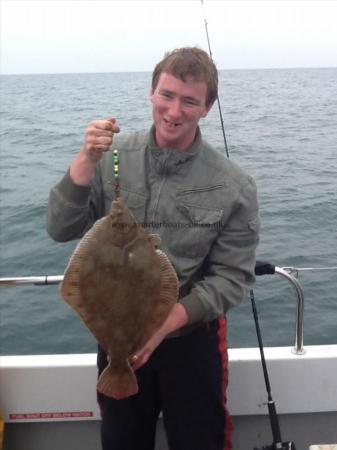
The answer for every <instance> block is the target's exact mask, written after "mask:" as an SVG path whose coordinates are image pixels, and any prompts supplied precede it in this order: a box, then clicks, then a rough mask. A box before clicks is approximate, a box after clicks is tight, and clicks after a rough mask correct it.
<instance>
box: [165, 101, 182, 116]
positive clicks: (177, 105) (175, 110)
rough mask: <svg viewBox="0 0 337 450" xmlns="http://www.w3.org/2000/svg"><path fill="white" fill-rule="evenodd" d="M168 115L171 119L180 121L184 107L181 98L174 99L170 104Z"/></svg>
mask: <svg viewBox="0 0 337 450" xmlns="http://www.w3.org/2000/svg"><path fill="white" fill-rule="evenodd" d="M168 114H169V117H170V118H171V119H179V118H180V117H181V114H182V105H181V102H180V100H179V98H174V99H172V101H171V102H170V106H169V110H168Z"/></svg>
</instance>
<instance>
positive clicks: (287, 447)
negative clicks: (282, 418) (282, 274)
mask: <svg viewBox="0 0 337 450" xmlns="http://www.w3.org/2000/svg"><path fill="white" fill-rule="evenodd" d="M250 300H251V303H252V310H253V316H254V322H255V329H256V335H257V340H258V344H259V350H260V355H261V363H262V370H263V376H264V381H265V385H266V390H267V396H268V402H267V405H268V413H269V422H270V427H271V431H272V436H273V443H272V444H271V445H267V446H263V447H261V448H257V447H255V448H254V450H296V447H295V444H294V443H293V442H292V441H287V442H283V441H282V438H281V429H280V424H279V420H278V415H277V411H276V405H275V402H274V400H273V397H272V393H271V386H270V381H269V374H268V368H267V363H266V359H265V356H264V350H263V342H262V335H261V329H260V325H259V318H258V314H257V308H256V302H255V297H254V291H253V290H251V291H250Z"/></svg>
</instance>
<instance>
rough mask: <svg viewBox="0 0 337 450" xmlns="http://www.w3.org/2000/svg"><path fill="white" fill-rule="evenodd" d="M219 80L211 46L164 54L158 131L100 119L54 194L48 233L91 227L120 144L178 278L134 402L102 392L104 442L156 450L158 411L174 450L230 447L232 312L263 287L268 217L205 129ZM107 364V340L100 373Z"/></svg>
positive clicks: (130, 181) (104, 205) (142, 212)
mask: <svg viewBox="0 0 337 450" xmlns="http://www.w3.org/2000/svg"><path fill="white" fill-rule="evenodd" d="M217 87H218V76H217V69H216V67H215V65H214V63H213V62H212V61H211V59H210V58H209V56H208V55H207V53H206V52H204V51H202V50H200V49H198V48H182V49H177V50H174V51H173V52H171V53H168V54H166V55H165V57H164V59H163V60H162V61H161V62H160V63H159V64H158V65H157V66H156V68H155V70H154V72H153V77H152V90H151V102H152V111H153V126H152V128H151V130H150V131H148V132H137V133H134V134H132V135H130V136H125V137H123V136H122V133H121V134H120V135H119V136H118V137H117V136H115V134H116V133H119V127H118V125H117V122H116V120H115V119H107V120H97V121H94V122H92V123H91V124H90V125H89V126H88V128H87V129H86V133H85V139H84V143H83V146H82V147H81V149H80V151H79V153H78V154H77V156H76V157H75V159H74V161H73V163H72V164H71V166H70V168H69V170H68V172H67V174H66V175H65V177H64V178H63V179H62V180H61V181H60V182H59V183H58V184H57V185H56V186H55V187H54V188H53V189H52V190H51V193H50V200H49V208H48V231H49V233H50V235H51V236H52V237H53V238H54V239H56V240H59V241H67V240H69V239H74V238H78V237H80V236H82V235H83V233H84V232H85V231H86V230H87V229H88V228H90V227H91V226H92V224H93V223H94V221H95V220H97V219H98V218H100V217H101V216H102V215H104V214H106V213H107V212H108V211H109V209H110V205H111V201H112V199H113V158H112V150H111V145H112V141H113V145H114V148H117V149H118V150H119V151H120V180H121V196H122V197H123V198H124V200H125V202H126V203H127V205H128V206H129V208H130V209H131V211H132V212H133V213H134V215H135V216H136V218H137V219H138V221H139V222H141V223H144V225H145V226H146V229H147V231H149V232H152V231H153V232H156V233H158V234H159V235H160V236H161V240H162V243H161V248H162V250H163V251H164V252H165V253H166V254H167V255H168V257H169V258H170V260H171V262H172V264H173V265H174V267H175V269H176V272H177V275H178V278H179V283H180V286H179V287H180V290H179V302H178V303H177V304H176V305H175V306H174V307H173V309H172V311H171V313H170V315H169V317H168V318H167V320H166V322H165V323H164V324H163V326H162V327H161V328H160V329H159V330H158V331H157V332H156V333H155V334H154V335H153V336H152V338H151V339H150V340H149V341H148V342H147V344H146V345H145V346H144V347H143V348H141V349H139V350H138V351H137V352H136V354H135V355H130V363H131V364H132V365H133V368H134V370H135V371H136V375H137V379H138V384H139V393H138V394H137V395H134V396H131V397H129V398H127V399H125V400H113V399H110V398H107V397H105V396H103V395H99V403H100V406H101V410H102V428H101V437H102V447H103V449H104V450H136V449H137V450H153V449H154V436H155V427H156V421H157V418H158V415H159V412H160V411H162V412H163V418H164V424H165V429H166V433H167V438H168V444H169V447H170V449H172V450H192V449H193V450H224V449H225V450H230V449H231V448H232V444H231V433H232V425H231V420H230V417H229V415H228V413H227V410H226V388H227V362H228V359H227V343H226V320H225V314H226V312H227V310H228V309H229V308H230V307H231V306H234V305H237V304H239V303H240V302H241V301H242V299H243V298H244V296H245V295H246V293H247V291H248V290H249V289H250V288H251V287H252V285H253V282H254V266H255V248H256V245H257V243H258V225H259V220H258V206H257V196H256V189H255V184H254V182H253V180H252V179H251V178H250V177H249V176H248V175H246V174H245V173H244V172H243V171H242V170H241V169H240V168H238V167H237V166H236V165H235V164H234V163H232V162H230V161H229V160H227V159H226V158H225V157H224V156H223V155H222V154H220V153H218V152H216V151H215V150H214V149H213V148H212V147H211V146H210V145H208V144H207V143H206V142H205V141H203V140H202V137H201V132H200V129H199V127H198V123H199V120H200V119H201V118H203V117H205V116H206V115H207V114H208V112H209V110H210V109H211V107H212V105H213V103H214V101H215V99H216V97H217ZM106 364H107V360H106V355H105V354H104V353H103V351H102V349H100V348H99V352H98V368H99V372H101V371H102V370H103V368H104V367H105V365H106Z"/></svg>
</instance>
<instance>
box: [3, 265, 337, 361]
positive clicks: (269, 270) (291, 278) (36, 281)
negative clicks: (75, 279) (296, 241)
mask: <svg viewBox="0 0 337 450" xmlns="http://www.w3.org/2000/svg"><path fill="white" fill-rule="evenodd" d="M331 269H337V267H325V268H318V269H313V268H301V269H299V268H296V267H283V268H282V267H278V266H274V265H272V264H270V263H266V262H261V261H257V262H256V266H255V274H256V275H258V276H260V275H274V274H277V275H280V276H281V277H283V278H285V279H286V280H287V281H288V282H289V283H290V284H291V286H292V287H293V289H294V292H295V299H296V324H295V344H294V348H293V349H292V351H293V353H295V354H296V355H303V354H304V353H305V350H304V347H303V323H304V292H303V289H302V286H301V284H300V282H299V281H298V279H297V274H298V272H299V271H306V270H331ZM294 274H296V276H295V275H294ZM62 280H63V275H43V276H35V277H34V276H33V277H10V278H0V287H9V286H20V285H24V284H32V285H36V286H49V285H56V284H59V283H61V282H62Z"/></svg>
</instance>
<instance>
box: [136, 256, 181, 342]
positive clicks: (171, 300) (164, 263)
mask: <svg viewBox="0 0 337 450" xmlns="http://www.w3.org/2000/svg"><path fill="white" fill-rule="evenodd" d="M156 253H157V255H158V257H159V267H160V271H161V275H160V278H161V279H160V293H159V298H158V301H157V303H156V305H155V306H154V309H153V311H152V314H151V318H150V320H149V323H148V326H147V328H146V332H145V334H144V336H143V337H142V344H143V345H144V344H145V343H146V342H147V340H148V339H150V337H151V336H152V335H153V334H154V333H155V331H156V330H158V328H160V327H161V325H162V324H163V323H164V322H165V320H166V318H167V316H168V315H169V313H170V311H171V309H172V308H173V306H174V304H175V303H176V302H177V301H178V292H179V282H178V277H177V274H176V271H175V270H174V268H173V266H172V264H171V262H170V260H169V258H168V257H167V255H166V254H165V253H164V252H163V251H161V250H158V249H157V250H156Z"/></svg>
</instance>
